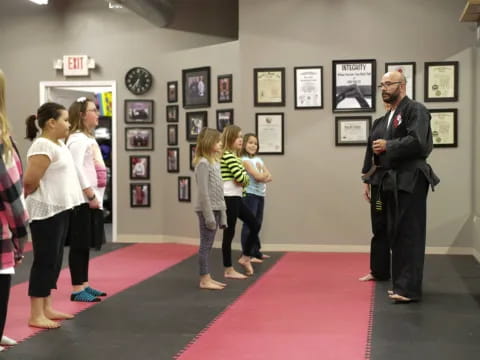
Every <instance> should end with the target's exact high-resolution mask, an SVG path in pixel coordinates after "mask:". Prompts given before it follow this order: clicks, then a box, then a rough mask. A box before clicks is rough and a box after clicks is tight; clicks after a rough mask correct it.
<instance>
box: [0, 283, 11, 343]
mask: <svg viewBox="0 0 480 360" xmlns="http://www.w3.org/2000/svg"><path fill="white" fill-rule="evenodd" d="M11 281H12V275H10V274H0V338H1V337H2V336H3V330H4V329H5V321H6V320H7V307H8V297H9V296H10V283H11Z"/></svg>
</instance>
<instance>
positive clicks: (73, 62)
mask: <svg viewBox="0 0 480 360" xmlns="http://www.w3.org/2000/svg"><path fill="white" fill-rule="evenodd" d="M63 75H65V76H85V75H88V56H87V55H65V56H64V57H63Z"/></svg>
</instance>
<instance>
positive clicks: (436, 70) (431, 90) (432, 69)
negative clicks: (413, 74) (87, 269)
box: [425, 61, 458, 101]
mask: <svg viewBox="0 0 480 360" xmlns="http://www.w3.org/2000/svg"><path fill="white" fill-rule="evenodd" d="M425 74H426V79H425V80H426V81H425V101H457V100H458V62H456V61H451V62H435V63H425Z"/></svg>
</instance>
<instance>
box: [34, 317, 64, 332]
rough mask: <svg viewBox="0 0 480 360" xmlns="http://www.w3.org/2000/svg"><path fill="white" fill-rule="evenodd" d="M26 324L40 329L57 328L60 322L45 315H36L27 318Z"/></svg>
mask: <svg viewBox="0 0 480 360" xmlns="http://www.w3.org/2000/svg"><path fill="white" fill-rule="evenodd" d="M28 326H31V327H36V328H40V329H58V328H59V327H60V324H59V323H58V322H56V321H52V320H50V319H48V318H46V317H37V318H30V320H28Z"/></svg>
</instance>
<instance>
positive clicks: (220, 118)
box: [217, 109, 233, 132]
mask: <svg viewBox="0 0 480 360" xmlns="http://www.w3.org/2000/svg"><path fill="white" fill-rule="evenodd" d="M228 125H233V109H222V110H217V130H218V131H220V132H222V131H223V129H224V128H225V126H228Z"/></svg>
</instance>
